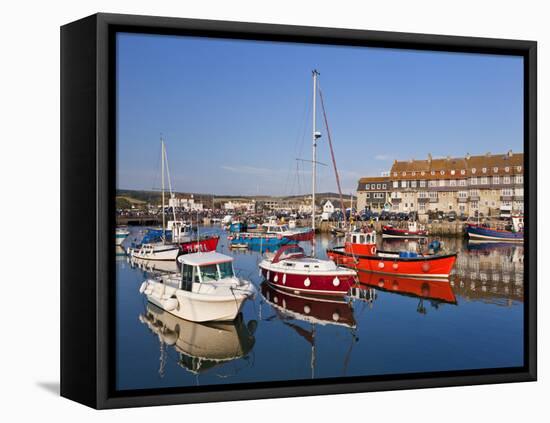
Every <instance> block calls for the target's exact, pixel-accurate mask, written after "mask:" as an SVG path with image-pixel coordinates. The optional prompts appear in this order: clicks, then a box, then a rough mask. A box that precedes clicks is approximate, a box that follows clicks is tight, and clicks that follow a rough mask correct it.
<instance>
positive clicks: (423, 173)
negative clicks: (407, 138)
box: [420, 169, 521, 176]
mask: <svg viewBox="0 0 550 423" xmlns="http://www.w3.org/2000/svg"><path fill="white" fill-rule="evenodd" d="M520 170H521V169H520ZM420 174H421V175H422V176H424V175H425V174H426V172H424V171H422V172H420Z"/></svg>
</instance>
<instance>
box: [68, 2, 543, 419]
mask: <svg viewBox="0 0 550 423" xmlns="http://www.w3.org/2000/svg"><path fill="white" fill-rule="evenodd" d="M119 31H124V32H138V33H153V34H167V35H194V36H208V37H220V38H234V39H235V38H236V39H244V40H271V41H288V42H302V43H315V44H333V45H353V46H371V47H372V46H376V47H386V48H396V49H417V50H432V51H450V52H478V53H490V54H497V55H518V56H522V57H523V58H524V153H525V169H526V172H525V186H526V190H525V213H526V215H527V216H528V219H527V223H526V226H525V244H524V247H525V250H524V251H525V259H524V266H525V270H524V271H525V281H526V284H525V291H524V292H525V296H524V301H525V308H524V310H525V315H524V324H525V327H524V352H525V355H524V357H525V361H524V365H523V366H522V367H518V368H507V369H486V370H475V371H451V372H438V373H422V374H407V375H391V376H379V377H354V378H338V379H330V380H320V381H314V382H311V381H308V382H303V381H297V382H296V381H288V382H276V383H275V382H272V383H268V382H266V383H254V384H235V385H227V386H208V387H203V388H202V389H201V390H200V391H197V390H196V389H195V390H189V389H187V390H186V389H185V388H170V389H158V390H143V391H124V392H123V393H118V392H116V391H114V390H113V383H112V382H113V376H114V372H115V367H114V359H113V351H114V350H113V349H114V348H115V343H114V328H113V326H114V325H113V324H112V321H113V317H112V316H113V313H114V295H113V289H114V260H113V257H114V243H113V242H111V234H112V233H114V229H115V220H114V216H115V213H114V207H115V203H114V198H115V135H116V134H115V122H116V120H115V119H116V117H115V87H114V83H115V79H114V64H115V49H114V39H115V34H116V33H117V32H119ZM536 116H537V44H536V42H534V41H518V40H505V39H488V38H473V37H457V36H441V35H427V34H410V33H398V32H381V31H365V30H350V29H335V28H316V27H304V26H287V25H271V24H258V23H242V22H225V21H211V20H197V19H180V18H165V17H152V16H133V15H118V14H103V13H100V14H95V15H92V16H89V17H86V18H84V19H81V20H78V21H75V22H72V23H70V24H67V25H65V26H63V27H62V28H61V395H62V396H64V397H66V398H69V399H72V400H74V401H77V402H80V403H82V404H85V405H88V406H90V407H94V408H98V409H104V408H119V407H135V406H150V405H167V404H182V403H197V402H209V401H229V400H243V399H258V398H276V397H291V396H304V395H319V394H336V393H351V392H367V391H380V390H398V389H416V388H431V387H443V386H458V385H476V384H490V383H505V382H524V381H534V380H536V377H537V348H536V347H537V340H536V336H537V320H536V316H537V313H536V306H537V266H536V262H537V256H536V253H537V249H536V245H537V215H536V213H537V207H536V201H537V200H536V192H537V180H536V175H537V121H536ZM75 228H78V230H76V229H75Z"/></svg>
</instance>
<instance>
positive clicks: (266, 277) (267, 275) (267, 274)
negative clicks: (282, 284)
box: [266, 270, 269, 280]
mask: <svg viewBox="0 0 550 423" xmlns="http://www.w3.org/2000/svg"><path fill="white" fill-rule="evenodd" d="M266 278H267V280H269V270H268V271H267V276H266Z"/></svg>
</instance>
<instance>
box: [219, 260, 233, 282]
mask: <svg viewBox="0 0 550 423" xmlns="http://www.w3.org/2000/svg"><path fill="white" fill-rule="evenodd" d="M218 266H219V267H220V279H223V278H232V277H233V276H234V273H233V264H232V263H231V262H230V261H226V262H225V263H220V264H218Z"/></svg>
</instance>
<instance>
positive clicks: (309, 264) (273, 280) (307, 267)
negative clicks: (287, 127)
mask: <svg viewBox="0 0 550 423" xmlns="http://www.w3.org/2000/svg"><path fill="white" fill-rule="evenodd" d="M318 75H319V73H318V72H317V71H316V70H314V71H313V133H312V138H313V139H312V141H313V142H312V152H313V154H312V156H313V157H312V160H311V164H312V187H311V188H312V189H311V191H312V195H311V209H312V210H313V213H312V214H311V233H312V235H313V234H314V233H315V181H316V169H317V166H316V165H317V156H316V151H317V139H318V138H320V137H321V133H320V132H317V130H316V126H315V117H316V115H315V104H316V99H317V76H318ZM259 267H260V272H261V274H262V275H263V277H264V278H265V279H266V281H267V282H269V283H270V284H272V285H274V286H276V287H278V288H280V289H283V290H286V291H289V292H292V293H294V294H309V295H320V296H344V295H346V294H347V293H348V291H349V289H350V288H351V287H352V286H353V285H354V284H355V276H356V272H355V271H354V270H350V269H347V268H345V267H340V266H337V265H336V264H335V263H334V261H332V260H322V259H318V258H316V257H315V239H313V243H312V254H311V257H308V256H306V255H305V253H304V250H303V249H302V248H301V247H299V246H298V245H297V244H288V245H285V246H283V247H281V248H279V249H278V250H277V252H276V253H275V254H266V255H265V256H264V259H263V260H262V261H261V262H260V264H259Z"/></svg>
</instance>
